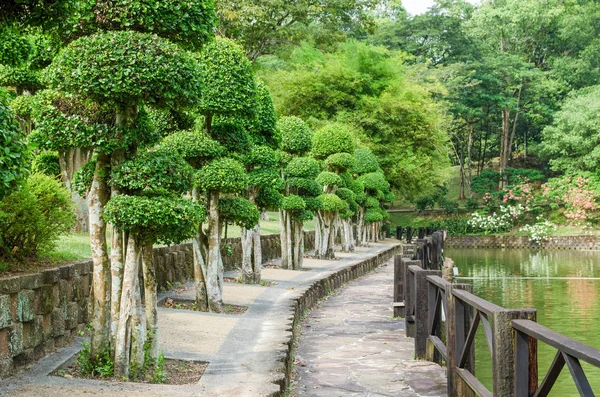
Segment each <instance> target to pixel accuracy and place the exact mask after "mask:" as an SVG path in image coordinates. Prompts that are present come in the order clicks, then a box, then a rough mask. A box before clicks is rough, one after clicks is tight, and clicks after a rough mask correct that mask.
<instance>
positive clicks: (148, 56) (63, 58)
mask: <svg viewBox="0 0 600 397" xmlns="http://www.w3.org/2000/svg"><path fill="white" fill-rule="evenodd" d="M45 79H46V81H48V82H49V83H50V85H52V86H53V87H55V88H57V89H59V90H61V91H66V92H70V93H76V94H78V95H81V96H83V97H88V98H91V99H93V100H94V101H96V102H99V103H105V102H109V103H112V104H115V105H117V106H133V105H137V104H140V103H142V102H144V103H147V104H153V105H166V106H169V107H172V106H176V105H190V104H193V103H194V102H195V101H196V100H197V98H198V93H199V92H200V91H201V88H202V87H201V86H200V81H202V80H201V78H200V76H199V73H198V67H197V64H196V62H195V61H194V59H193V58H192V57H191V55H190V54H189V53H187V52H185V51H183V50H181V49H180V48H179V47H178V46H177V45H175V44H172V43H171V42H169V41H168V40H165V39H162V38H160V37H158V36H156V35H151V34H146V33H138V32H133V31H123V32H105V33H96V34H93V35H91V36H84V37H81V38H79V39H77V40H75V41H73V42H71V43H70V44H69V45H68V46H67V47H66V48H64V49H63V50H62V51H61V52H60V53H59V55H58V56H57V57H56V58H55V59H54V62H52V64H51V65H50V67H48V68H47V69H46V71H45Z"/></svg>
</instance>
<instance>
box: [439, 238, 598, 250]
mask: <svg viewBox="0 0 600 397" xmlns="http://www.w3.org/2000/svg"><path fill="white" fill-rule="evenodd" d="M445 246H446V248H546V249H569V250H600V237H598V236H554V237H549V238H548V240H547V241H544V242H541V243H540V244H536V243H535V242H533V241H531V240H530V239H529V237H526V236H448V237H447V238H446V242H445Z"/></svg>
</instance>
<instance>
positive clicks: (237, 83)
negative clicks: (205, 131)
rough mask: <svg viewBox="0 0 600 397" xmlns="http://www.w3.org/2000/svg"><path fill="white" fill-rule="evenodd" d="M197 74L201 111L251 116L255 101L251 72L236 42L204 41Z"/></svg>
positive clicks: (252, 73) (221, 38)
mask: <svg viewBox="0 0 600 397" xmlns="http://www.w3.org/2000/svg"><path fill="white" fill-rule="evenodd" d="M200 73H201V81H202V82H203V83H204V87H203V88H202V92H201V101H200V109H201V110H202V111H204V112H206V113H213V114H222V115H224V116H232V115H241V116H246V117H251V116H252V114H253V112H254V110H255V109H254V108H255V100H256V83H255V82H254V72H253V70H252V65H251V64H250V62H249V61H248V59H247V58H246V56H245V55H244V50H243V49H242V48H241V47H240V46H239V45H237V44H235V43H234V42H233V41H232V40H229V39H226V38H223V37H217V38H216V40H214V41H212V42H211V43H209V44H207V45H206V46H205V47H204V50H203V51H202V52H201V54H200Z"/></svg>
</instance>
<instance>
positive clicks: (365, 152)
mask: <svg viewBox="0 0 600 397" xmlns="http://www.w3.org/2000/svg"><path fill="white" fill-rule="evenodd" d="M354 158H355V160H356V164H355V167H354V168H353V170H352V171H353V172H355V173H357V174H368V173H369V172H376V171H377V170H378V169H379V161H378V160H377V157H376V156H375V155H374V154H373V152H371V150H370V149H356V150H355V151H354Z"/></svg>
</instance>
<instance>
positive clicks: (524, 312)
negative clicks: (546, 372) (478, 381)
mask: <svg viewBox="0 0 600 397" xmlns="http://www.w3.org/2000/svg"><path fill="white" fill-rule="evenodd" d="M535 317H536V311H535V309H517V310H498V311H495V312H493V313H492V321H493V323H492V340H493V346H494V354H493V360H492V370H493V374H494V395H495V396H507V397H509V396H514V395H515V331H514V330H513V327H512V320H532V321H535Z"/></svg>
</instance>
